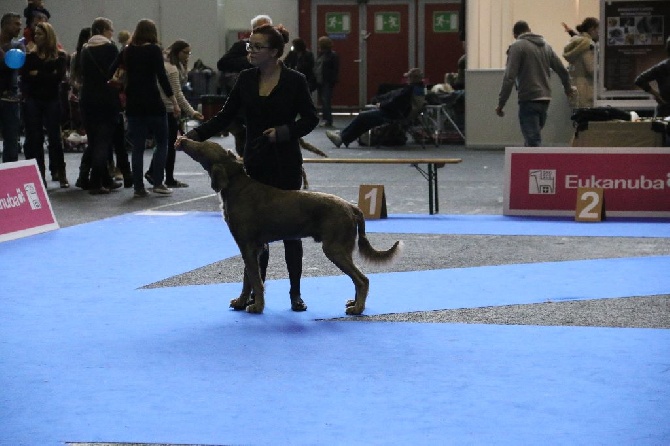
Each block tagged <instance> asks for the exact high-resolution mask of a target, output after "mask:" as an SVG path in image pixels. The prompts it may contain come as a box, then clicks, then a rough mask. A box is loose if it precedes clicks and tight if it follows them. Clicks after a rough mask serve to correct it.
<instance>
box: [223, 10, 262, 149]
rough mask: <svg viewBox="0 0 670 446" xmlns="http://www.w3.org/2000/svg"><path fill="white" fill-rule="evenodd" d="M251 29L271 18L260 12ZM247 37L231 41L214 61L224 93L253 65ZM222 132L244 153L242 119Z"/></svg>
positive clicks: (244, 141) (232, 123)
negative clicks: (229, 45)
mask: <svg viewBox="0 0 670 446" xmlns="http://www.w3.org/2000/svg"><path fill="white" fill-rule="evenodd" d="M250 24H251V30H252V31H253V30H254V29H256V28H258V27H259V26H264V25H272V18H271V17H270V16H269V15H265V14H261V15H257V16H256V17H254V18H253V19H251V22H250ZM248 43H249V39H248V38H245V39H240V40H238V41H236V42H235V43H233V45H232V46H231V47H230V49H229V50H228V51H227V52H226V54H224V55H223V56H221V59H219V61H218V62H217V63H216V68H218V70H219V71H220V72H221V77H220V79H221V81H220V85H221V87H222V90H223V92H222V93H225V94H226V95H227V94H228V93H229V92H230V90H232V88H233V86H234V85H235V82H237V77H238V76H239V75H240V72H241V71H242V70H248V69H249V68H253V67H254V66H253V65H252V64H251V63H250V62H249V60H248V56H249V52H248V51H247V44H248ZM224 132H230V134H232V135H233V137H234V138H235V151H236V152H237V154H238V155H240V156H243V155H244V146H245V145H246V143H247V141H246V128H245V126H244V119H243V118H242V117H241V116H238V118H237V119H235V120H233V122H231V123H230V125H229V126H228V128H227V129H224Z"/></svg>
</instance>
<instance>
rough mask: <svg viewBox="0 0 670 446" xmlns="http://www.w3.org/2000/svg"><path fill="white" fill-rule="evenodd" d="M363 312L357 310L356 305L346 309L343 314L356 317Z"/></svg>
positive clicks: (361, 309)
mask: <svg viewBox="0 0 670 446" xmlns="http://www.w3.org/2000/svg"><path fill="white" fill-rule="evenodd" d="M363 310H365V308H360V309H359V308H358V307H356V305H353V306H351V307H347V309H346V311H345V313H346V314H348V315H350V316H358V315H360V314H363Z"/></svg>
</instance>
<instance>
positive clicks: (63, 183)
mask: <svg viewBox="0 0 670 446" xmlns="http://www.w3.org/2000/svg"><path fill="white" fill-rule="evenodd" d="M58 182H59V183H60V187H61V189H65V188H68V187H70V182H69V181H68V180H67V174H66V173H65V163H63V167H61V168H60V169H58Z"/></svg>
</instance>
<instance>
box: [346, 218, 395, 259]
mask: <svg viewBox="0 0 670 446" xmlns="http://www.w3.org/2000/svg"><path fill="white" fill-rule="evenodd" d="M354 209H355V210H354V212H355V214H356V226H357V227H358V252H359V253H360V254H361V257H363V258H364V259H365V260H367V261H368V262H372V263H388V262H390V261H392V260H393V259H394V258H395V257H396V256H397V255H398V254H400V251H402V242H401V241H399V240H398V241H396V242H395V243H394V244H393V246H392V247H391V248H390V249H387V250H386V251H377V250H376V249H375V248H373V247H372V245H371V244H370V241H369V240H368V238H367V236H366V235H365V217H363V213H362V212H361V211H360V209H358V208H354Z"/></svg>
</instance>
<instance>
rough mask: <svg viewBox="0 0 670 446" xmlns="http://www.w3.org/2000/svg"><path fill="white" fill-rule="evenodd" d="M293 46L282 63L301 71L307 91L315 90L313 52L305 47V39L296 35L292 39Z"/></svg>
mask: <svg viewBox="0 0 670 446" xmlns="http://www.w3.org/2000/svg"><path fill="white" fill-rule="evenodd" d="M292 43H293V46H292V47H291V51H289V52H288V54H287V55H286V58H285V59H284V64H285V65H286V66H287V67H289V68H291V69H293V70H296V71H299V72H301V73H302V74H304V75H305V77H306V78H307V85H309V91H310V92H312V91H314V90H316V76H315V75H314V53H312V52H311V51H310V50H308V49H307V44H305V41H304V40H303V39H301V38H300V37H298V38H297V39H293V42H292Z"/></svg>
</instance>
